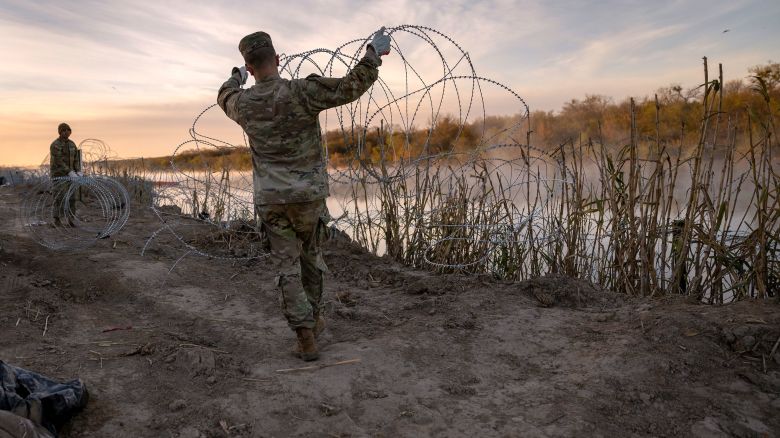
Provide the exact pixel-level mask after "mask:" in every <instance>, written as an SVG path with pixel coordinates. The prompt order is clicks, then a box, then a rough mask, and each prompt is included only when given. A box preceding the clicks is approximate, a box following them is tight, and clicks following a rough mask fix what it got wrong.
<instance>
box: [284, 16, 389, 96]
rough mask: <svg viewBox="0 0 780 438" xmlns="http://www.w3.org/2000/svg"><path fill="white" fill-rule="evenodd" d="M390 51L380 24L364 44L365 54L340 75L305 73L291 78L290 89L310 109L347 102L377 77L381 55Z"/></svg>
mask: <svg viewBox="0 0 780 438" xmlns="http://www.w3.org/2000/svg"><path fill="white" fill-rule="evenodd" d="M388 53H390V37H389V36H388V35H387V34H386V33H385V28H384V27H382V28H381V29H379V30H378V31H376V33H374V36H373V38H372V40H371V42H370V43H369V44H368V46H367V47H366V54H365V56H363V59H361V60H360V62H358V64H357V65H356V66H355V67H354V68H353V69H352V70H350V72H349V73H347V75H346V76H344V77H343V78H325V77H321V76H317V75H309V76H308V77H307V78H306V79H303V80H298V81H294V82H293V90H294V92H295V93H296V94H297V95H298V96H299V98H300V100H301V101H302V102H303V104H304V105H306V107H307V108H309V110H310V111H312V112H320V111H323V110H326V109H328V108H333V107H337V106H340V105H344V104H347V103H349V102H352V101H354V100H356V99H357V98H359V97H360V96H361V95H362V94H363V93H365V92H366V90H368V89H369V87H371V85H372V84H373V83H374V82H375V81H376V80H377V78H378V77H379V70H378V69H377V67H379V66H380V65H382V58H381V56H383V55H387V54H388Z"/></svg>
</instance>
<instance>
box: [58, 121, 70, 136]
mask: <svg viewBox="0 0 780 438" xmlns="http://www.w3.org/2000/svg"><path fill="white" fill-rule="evenodd" d="M66 129H67V130H68V131H70V130H71V129H70V125H68V124H67V123H64V122H63V123H60V124H59V126H57V132H59V133H60V134H62V131H64V130H66Z"/></svg>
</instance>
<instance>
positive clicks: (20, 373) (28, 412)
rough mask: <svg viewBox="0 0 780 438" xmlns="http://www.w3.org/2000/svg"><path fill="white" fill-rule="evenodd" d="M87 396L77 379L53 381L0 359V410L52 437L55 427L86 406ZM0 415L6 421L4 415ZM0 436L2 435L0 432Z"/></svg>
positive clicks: (0, 431)
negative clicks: (36, 426)
mask: <svg viewBox="0 0 780 438" xmlns="http://www.w3.org/2000/svg"><path fill="white" fill-rule="evenodd" d="M88 399H89V394H88V393H87V387H86V386H85V385H84V382H82V381H81V379H76V380H71V381H69V382H65V383H60V382H55V381H54V380H51V379H49V378H48V377H45V376H42V375H40V374H37V373H33V372H31V371H27V370H25V369H22V368H17V367H15V366H13V365H8V364H7V363H5V362H3V361H1V360H0V410H4V411H10V412H12V413H13V414H16V415H18V416H20V417H23V418H26V419H29V420H31V421H32V422H33V423H35V424H37V425H42V426H43V427H45V428H46V429H47V430H48V431H49V432H51V434H52V435H54V436H56V435H57V429H59V428H60V427H61V426H62V425H63V424H65V423H66V422H67V421H68V420H70V418H71V417H73V415H74V414H76V413H77V412H79V411H80V410H82V409H83V408H84V406H86V404H87V400H88ZM2 418H4V419H5V421H6V422H7V421H9V420H8V416H7V415H4V416H3V417H2ZM0 425H2V423H0ZM0 433H2V429H0ZM9 433H10V432H9ZM11 436H13V435H11ZM41 436H45V435H41ZM0 438H4V437H3V436H2V435H0Z"/></svg>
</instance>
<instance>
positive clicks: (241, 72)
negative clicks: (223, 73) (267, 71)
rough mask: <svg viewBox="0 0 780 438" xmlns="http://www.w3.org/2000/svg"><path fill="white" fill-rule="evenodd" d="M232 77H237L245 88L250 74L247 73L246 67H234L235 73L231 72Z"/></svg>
mask: <svg viewBox="0 0 780 438" xmlns="http://www.w3.org/2000/svg"><path fill="white" fill-rule="evenodd" d="M230 75H231V76H235V77H236V79H238V83H239V84H241V86H243V85H244V84H246V79H247V78H248V77H249V73H247V71H246V66H244V65H242V66H241V67H233V71H231V72H230Z"/></svg>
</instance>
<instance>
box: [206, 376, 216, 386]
mask: <svg viewBox="0 0 780 438" xmlns="http://www.w3.org/2000/svg"><path fill="white" fill-rule="evenodd" d="M206 383H208V384H209V385H213V384H215V383H217V376H209V378H208V379H206Z"/></svg>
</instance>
